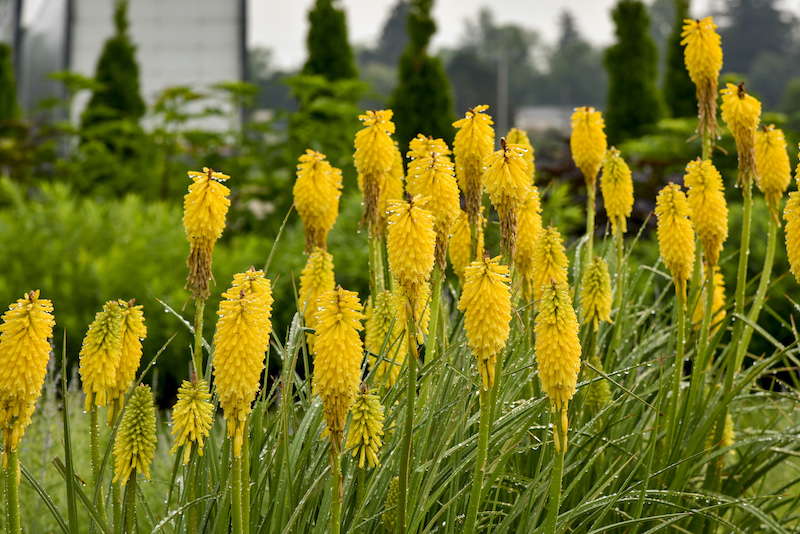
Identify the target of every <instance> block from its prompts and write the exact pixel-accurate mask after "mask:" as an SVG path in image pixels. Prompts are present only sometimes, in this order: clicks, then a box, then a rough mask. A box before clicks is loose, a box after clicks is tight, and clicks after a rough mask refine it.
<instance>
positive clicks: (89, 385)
mask: <svg viewBox="0 0 800 534" xmlns="http://www.w3.org/2000/svg"><path fill="white" fill-rule="evenodd" d="M121 355H122V310H121V308H120V307H119V304H118V303H117V301H115V300H109V301H108V302H106V303H105V304H104V305H103V310H102V311H100V312H97V314H96V315H95V316H94V321H93V322H92V324H90V325H89V331H88V332H86V337H85V338H83V345H82V346H81V352H80V369H79V372H80V375H81V382H82V383H83V392H84V393H85V394H86V411H87V412H88V411H89V410H91V408H92V406H93V405H94V406H105V405H106V404H107V403H108V402H109V401H111V400H113V399H111V398H110V394H111V392H112V391H114V389H115V388H116V385H117V369H119V359H120V356H121Z"/></svg>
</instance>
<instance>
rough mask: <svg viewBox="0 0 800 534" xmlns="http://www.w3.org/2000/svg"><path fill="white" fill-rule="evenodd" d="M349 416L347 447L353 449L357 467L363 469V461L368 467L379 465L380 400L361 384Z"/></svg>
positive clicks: (381, 419) (381, 428) (372, 391)
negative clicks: (367, 463)
mask: <svg viewBox="0 0 800 534" xmlns="http://www.w3.org/2000/svg"><path fill="white" fill-rule="evenodd" d="M350 414H351V418H350V427H349V429H348V431H347V445H348V446H349V447H353V458H358V467H359V468H361V469H363V468H364V463H365V461H366V462H369V466H370V467H376V466H379V465H381V462H380V460H379V459H378V453H379V452H380V450H381V445H382V443H381V438H382V437H383V419H384V416H383V405H381V398H380V397H378V396H377V395H375V390H370V391H368V390H367V386H366V384H364V383H362V384H361V388H360V389H359V391H358V393H357V394H356V398H355V401H353V406H352V407H351V408H350Z"/></svg>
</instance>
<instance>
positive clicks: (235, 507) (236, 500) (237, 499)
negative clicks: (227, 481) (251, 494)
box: [231, 445, 244, 534]
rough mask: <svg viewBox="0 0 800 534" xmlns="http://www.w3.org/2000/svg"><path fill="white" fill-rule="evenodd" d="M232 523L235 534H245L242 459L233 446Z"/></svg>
mask: <svg viewBox="0 0 800 534" xmlns="http://www.w3.org/2000/svg"><path fill="white" fill-rule="evenodd" d="M231 457H232V462H231V464H232V467H231V523H232V525H233V534H244V526H243V521H242V520H243V513H242V457H241V456H238V457H237V456H236V455H235V454H234V452H233V446H232V445H231Z"/></svg>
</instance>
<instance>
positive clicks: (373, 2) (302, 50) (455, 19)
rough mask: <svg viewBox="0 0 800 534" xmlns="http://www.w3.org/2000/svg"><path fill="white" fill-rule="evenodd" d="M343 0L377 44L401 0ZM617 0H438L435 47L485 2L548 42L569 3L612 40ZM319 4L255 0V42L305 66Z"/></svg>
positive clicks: (583, 21) (362, 35)
mask: <svg viewBox="0 0 800 534" xmlns="http://www.w3.org/2000/svg"><path fill="white" fill-rule="evenodd" d="M339 1H340V5H342V6H343V7H344V9H345V11H346V13H347V26H348V32H349V37H350V42H351V44H374V43H375V42H376V41H377V39H378V37H379V35H380V32H381V30H382V29H383V25H384V24H385V23H386V19H387V18H388V17H389V13H390V12H391V9H392V7H393V6H394V5H395V3H396V1H397V0H339ZM717 2H719V0H694V1H693V2H692V16H695V17H699V16H705V15H707V14H708V11H709V6H710V5H715V4H716V3H717ZM615 3H616V0H435V2H434V11H433V14H434V18H435V19H436V24H437V28H438V29H437V32H436V35H434V38H433V48H434V50H435V49H437V48H439V47H442V46H452V45H455V44H457V43H458V42H459V41H460V39H461V37H462V35H463V34H464V21H466V20H469V19H472V20H475V17H476V15H477V13H478V12H479V11H480V10H481V8H482V7H483V6H488V7H489V8H490V9H491V11H492V12H493V14H494V18H495V21H496V22H498V23H501V24H502V23H510V22H513V23H515V24H518V25H520V26H523V27H527V28H531V29H534V30H536V31H538V32H539V33H540V35H541V36H542V37H543V38H544V40H545V41H546V42H548V43H552V42H554V41H555V40H556V38H557V37H558V31H559V28H558V19H559V15H560V14H561V12H562V11H563V10H565V9H568V10H570V11H571V12H572V14H573V15H574V16H575V18H576V20H577V24H578V28H579V30H580V32H581V33H582V34H583V35H584V36H585V37H586V38H587V39H588V40H589V41H590V42H592V43H594V44H600V45H606V44H609V43H611V42H612V39H613V35H614V27H613V23H612V21H611V16H610V14H609V11H610V9H611V7H612V6H613V5H614V4H615ZM647 3H650V2H647ZM781 3H786V4H788V3H790V2H789V1H788V0H784V1H783V2H781ZM791 3H794V4H796V3H797V2H791ZM313 4H314V0H250V13H249V17H250V24H249V28H248V31H249V36H248V39H249V41H250V44H251V45H258V46H263V47H266V48H269V49H271V50H272V60H273V67H277V68H291V67H297V66H300V65H301V64H302V63H303V62H304V61H305V57H306V44H305V39H306V33H307V32H308V11H309V9H310V8H311V6H313Z"/></svg>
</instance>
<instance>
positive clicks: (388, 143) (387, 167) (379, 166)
mask: <svg viewBox="0 0 800 534" xmlns="http://www.w3.org/2000/svg"><path fill="white" fill-rule="evenodd" d="M392 115H393V113H392V111H391V110H379V111H375V110H373V111H367V112H366V114H365V115H359V116H358V118H359V119H360V120H361V121H362V122H363V123H364V128H363V129H362V130H360V131H359V132H357V133H356V140H355V148H356V151H355V153H354V154H353V157H354V158H355V166H356V169H357V170H358V172H359V174H361V175H362V176H363V181H364V218H363V219H362V221H367V223H368V225H369V228H370V231H371V232H373V235H376V236H377V235H380V233H381V229H380V213H379V202H380V197H381V190H382V189H383V188H384V182H385V180H386V175H387V174H388V173H389V172H390V171H391V168H392V165H393V164H394V161H395V145H394V141H392V138H391V136H390V135H391V134H393V133H394V123H393V122H392V121H391V119H392Z"/></svg>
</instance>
